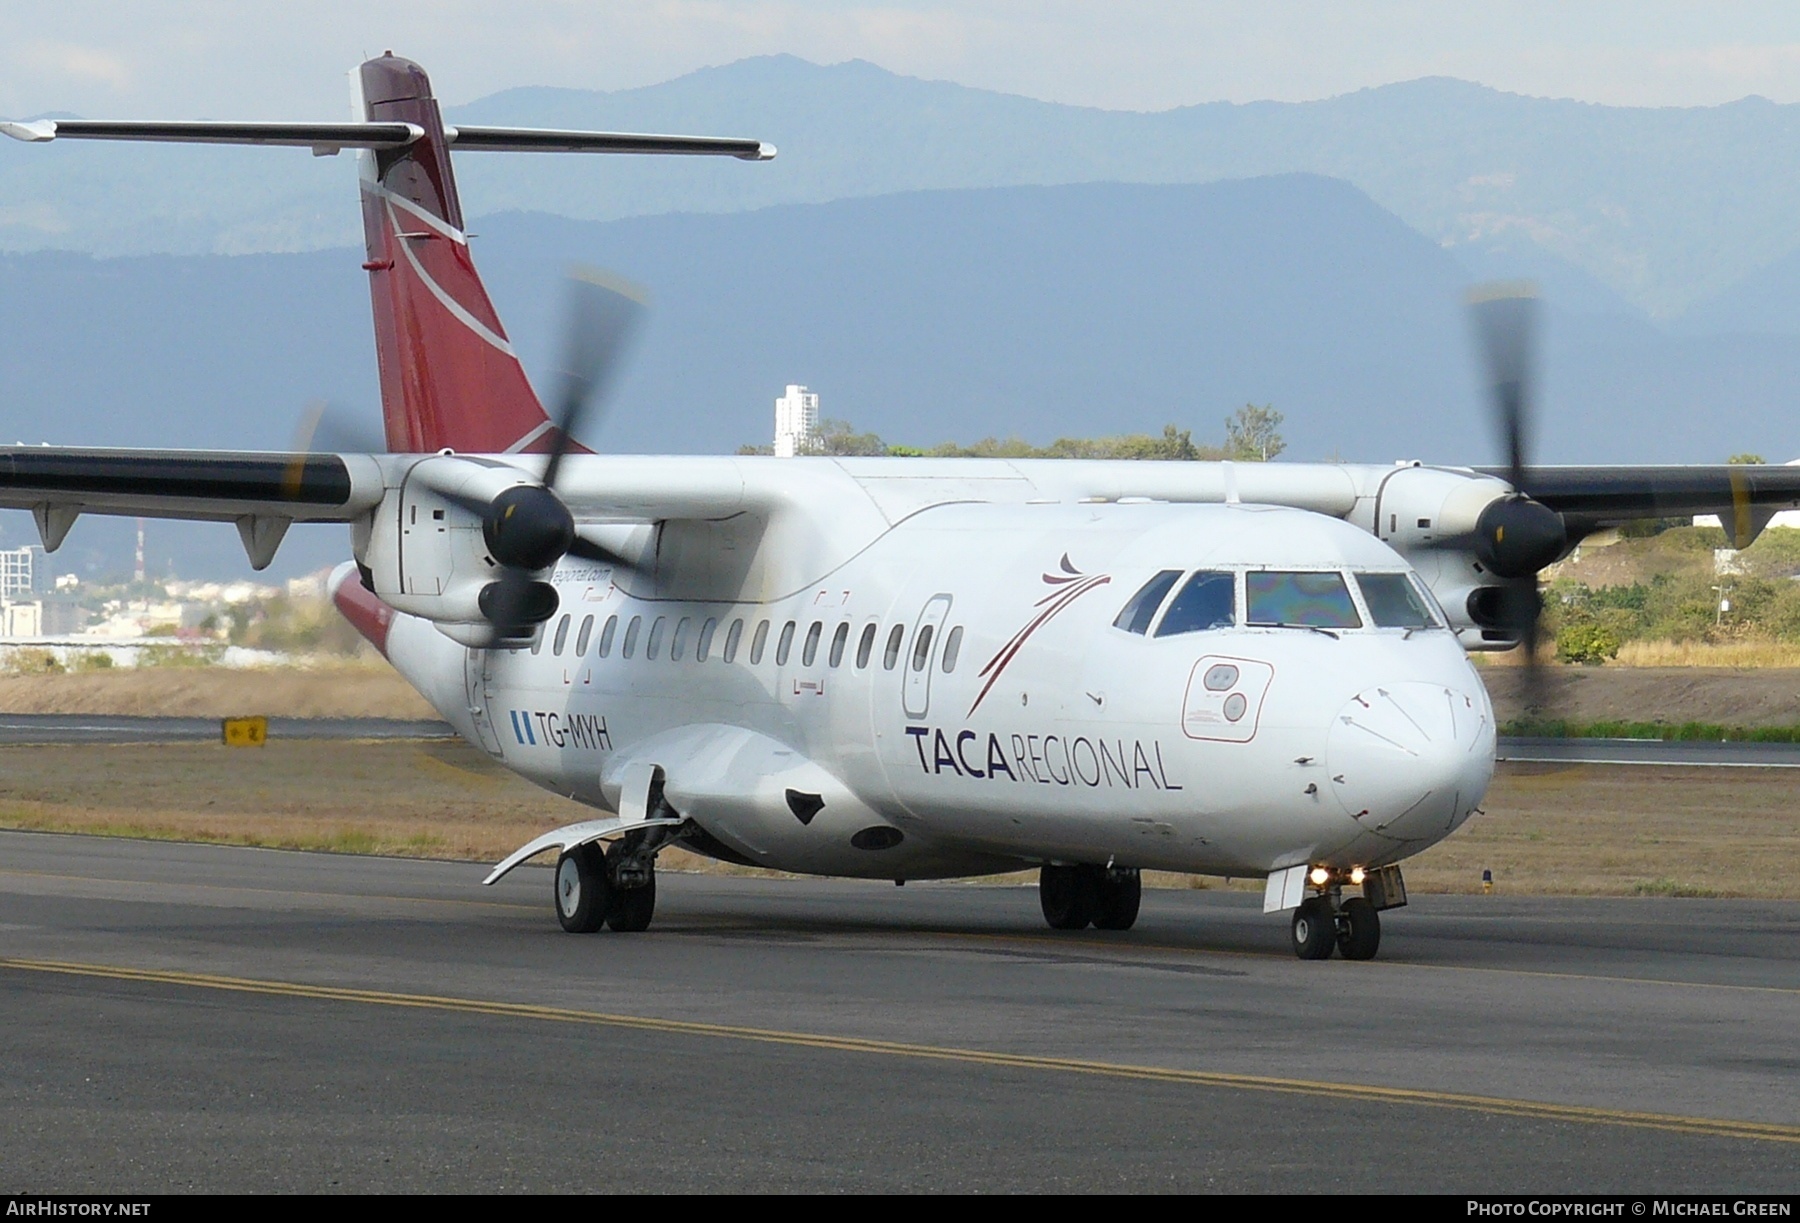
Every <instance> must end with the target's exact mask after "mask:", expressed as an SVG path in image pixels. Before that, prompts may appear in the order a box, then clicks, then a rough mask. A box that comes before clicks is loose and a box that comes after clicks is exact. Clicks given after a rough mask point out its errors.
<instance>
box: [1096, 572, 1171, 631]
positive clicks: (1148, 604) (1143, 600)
mask: <svg viewBox="0 0 1800 1223" xmlns="http://www.w3.org/2000/svg"><path fill="white" fill-rule="evenodd" d="M1180 576H1181V570H1179V569H1164V570H1163V571H1162V572H1161V573H1159V574H1157V575H1156V576H1155V577H1153V578H1151V579H1150V580H1149V581H1148V582H1145V583H1144V584H1143V585H1142V586H1141V587H1139V588H1138V592H1137V593H1136V594H1134V595H1132V596H1131V601H1130V602H1129V603H1127V604H1125V606H1124V607H1123V608H1122V609H1121V610H1120V611H1119V614H1118V616H1117V617H1116V618H1115V619H1114V620H1113V627H1114V628H1122V629H1124V630H1125V631H1126V632H1128V633H1138V634H1140V635H1141V634H1142V633H1143V632H1144V631H1145V630H1146V629H1148V628H1149V627H1150V621H1152V620H1154V619H1155V618H1156V609H1157V608H1159V607H1161V606H1162V601H1163V597H1164V596H1165V595H1167V594H1168V593H1169V588H1170V587H1172V586H1174V585H1175V579H1176V578H1178V577H1180Z"/></svg>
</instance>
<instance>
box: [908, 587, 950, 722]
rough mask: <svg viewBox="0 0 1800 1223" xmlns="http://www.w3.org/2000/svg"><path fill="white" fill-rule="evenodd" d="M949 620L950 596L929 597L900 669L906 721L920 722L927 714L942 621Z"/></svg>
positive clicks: (942, 631)
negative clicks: (903, 669)
mask: <svg viewBox="0 0 1800 1223" xmlns="http://www.w3.org/2000/svg"><path fill="white" fill-rule="evenodd" d="M949 616H950V596H949V595H946V594H939V595H932V596H931V598H930V599H929V600H927V601H926V604H925V609H924V610H923V611H921V612H920V613H919V620H918V623H916V624H914V625H913V631H912V636H911V637H910V638H909V639H908V641H907V649H906V654H905V656H904V657H903V658H902V659H901V665H902V666H904V667H905V668H906V679H905V681H904V682H903V683H902V684H901V694H902V704H903V705H904V706H905V709H906V716H907V717H909V718H922V717H924V716H925V715H926V714H927V713H928V712H930V709H931V670H932V664H933V663H934V662H936V661H937V655H938V648H939V646H940V644H941V641H940V639H941V638H942V637H943V635H944V621H945V620H947V619H948V618H949Z"/></svg>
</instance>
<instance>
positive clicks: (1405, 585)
mask: <svg viewBox="0 0 1800 1223" xmlns="http://www.w3.org/2000/svg"><path fill="white" fill-rule="evenodd" d="M1356 584H1357V586H1359V587H1361V589H1362V596H1363V602H1364V603H1367V604H1368V605H1369V617H1370V619H1372V620H1374V621H1375V627H1376V628H1434V627H1436V625H1437V618H1436V617H1435V616H1433V615H1432V614H1431V609H1430V608H1429V607H1427V606H1426V605H1425V600H1424V599H1422V598H1420V597H1419V592H1418V591H1417V590H1416V589H1415V588H1414V587H1413V584H1412V583H1411V582H1409V581H1408V580H1407V576H1406V574H1404V573H1359V574H1357V575H1356Z"/></svg>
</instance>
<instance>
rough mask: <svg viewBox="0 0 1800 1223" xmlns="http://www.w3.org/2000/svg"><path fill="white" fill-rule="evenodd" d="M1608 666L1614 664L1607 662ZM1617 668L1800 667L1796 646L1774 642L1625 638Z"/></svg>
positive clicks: (1799, 646)
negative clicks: (1626, 640)
mask: <svg viewBox="0 0 1800 1223" xmlns="http://www.w3.org/2000/svg"><path fill="white" fill-rule="evenodd" d="M1607 665H1608V666H1612V665H1615V664H1613V663H1608V664H1607ZM1616 665H1618V666H1621V667H1756V668H1763V667H1800V645H1786V644H1783V643H1781V642H1775V641H1722V642H1718V643H1717V644H1712V643H1708V642H1704V641H1628V642H1626V643H1625V644H1624V645H1622V646H1620V647H1619V657H1618V659H1617V660H1616Z"/></svg>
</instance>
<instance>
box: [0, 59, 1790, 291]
mask: <svg viewBox="0 0 1800 1223" xmlns="http://www.w3.org/2000/svg"><path fill="white" fill-rule="evenodd" d="M438 84H439V85H440V86H441V87H443V88H446V89H448V90H450V91H451V92H452V93H453V92H454V90H455V82H454V81H440V82H438ZM449 113H450V118H451V120H452V121H458V120H460V121H462V122H469V123H475V122H485V123H506V124H520V125H529V126H573V127H599V128H614V129H638V130H653V131H671V130H674V131H697V132H720V133H729V134H743V135H751V136H756V137H759V138H762V139H766V140H769V141H772V142H774V143H775V144H777V145H779V146H780V147H781V150H782V155H781V157H780V158H779V159H778V160H777V161H775V162H773V163H770V164H768V165H743V164H740V163H736V162H726V163H723V164H714V163H707V164H701V163H697V162H695V161H691V160H686V159H668V160H657V159H630V158H576V157H557V158H548V157H528V156H507V157H496V156H486V155H481V154H471V155H466V156H464V157H463V158H462V159H461V160H460V166H461V170H460V173H461V175H462V179H463V183H464V186H465V192H464V194H465V200H466V203H467V205H468V207H469V212H470V214H471V215H472V216H475V217H479V218H486V217H488V216H491V215H493V214H496V213H501V212H506V211H514V210H526V211H538V212H548V213H555V214H558V215H562V216H567V217H571V218H576V219H590V220H606V219H613V218H620V217H627V216H635V215H652V214H661V213H671V212H737V211H744V210H748V209H753V208H762V207H767V206H770V205H777V204H788V203H823V202H828V201H832V200H838V199H847V198H852V197H866V196H879V195H887V194H892V193H896V192H905V191H916V190H927V189H958V188H969V187H1003V186H1012V185H1024V184H1061V183H1081V182H1137V183H1199V182H1211V181H1218V180H1224V179H1234V178H1243V177H1251V176H1259V175H1268V174H1280V173H1292V172H1307V173H1316V174H1324V175H1328V176H1332V177H1337V178H1342V179H1344V180H1345V181H1347V182H1349V183H1352V184H1354V185H1355V186H1357V187H1359V188H1360V189H1361V190H1362V191H1363V192H1365V193H1366V194H1367V195H1368V196H1369V197H1370V198H1372V199H1373V200H1375V201H1376V202H1377V203H1379V204H1380V205H1381V206H1382V207H1384V208H1386V209H1388V210H1389V211H1391V212H1392V213H1394V214H1395V215H1396V216H1398V217H1399V218H1400V219H1401V220H1403V221H1404V222H1405V223H1406V224H1407V225H1409V226H1411V227H1412V228H1413V229H1415V230H1416V231H1418V233H1420V234H1421V235H1423V236H1424V237H1425V238H1426V239H1427V240H1429V241H1430V242H1431V243H1433V244H1435V245H1439V246H1443V247H1445V248H1447V249H1450V250H1453V251H1456V252H1457V253H1459V254H1466V255H1467V256H1468V257H1469V259H1470V260H1471V261H1473V262H1482V261H1486V262H1487V263H1490V264H1493V265H1495V266H1498V267H1501V268H1514V267H1520V266H1528V265H1530V264H1532V263H1533V262H1535V261H1537V260H1538V259H1539V257H1540V254H1548V255H1550V256H1554V257H1555V258H1556V259H1557V260H1559V261H1561V262H1562V263H1563V264H1566V265H1569V266H1573V267H1576V268H1579V269H1582V270H1583V271H1585V272H1586V273H1587V274H1588V276H1589V277H1590V278H1591V279H1592V281H1594V282H1597V283H1598V284H1601V285H1604V286H1606V287H1607V289H1609V290H1610V292H1611V294H1613V295H1616V296H1617V297H1619V298H1621V299H1623V300H1624V301H1626V302H1629V303H1630V304H1631V306H1632V307H1634V308H1636V309H1637V310H1640V311H1643V312H1646V313H1647V314H1649V315H1650V316H1651V317H1654V318H1657V319H1670V318H1673V317H1675V316H1677V315H1679V314H1680V313H1682V312H1683V311H1684V310H1685V309H1687V308H1688V307H1690V306H1691V305H1693V304H1694V303H1697V302H1700V301H1702V300H1704V299H1707V298H1709V297H1711V296H1713V295H1716V294H1718V293H1720V292H1723V291H1725V290H1726V289H1727V288H1728V287H1729V286H1731V285H1732V284H1734V283H1735V282H1737V281H1739V280H1740V279H1742V278H1743V277H1745V276H1747V275H1750V274H1751V273H1753V272H1755V271H1756V270H1757V269H1759V268H1762V267H1765V266H1766V265H1768V264H1770V263H1772V262H1773V261H1775V260H1777V259H1779V258H1781V257H1782V256H1785V255H1787V254H1788V253H1790V252H1791V251H1793V250H1794V249H1795V247H1796V246H1797V245H1800V239H1797V237H1796V233H1795V225H1794V220H1793V219H1794V218H1795V217H1796V216H1797V215H1800V159H1796V158H1794V157H1792V156H1791V155H1790V151H1791V150H1792V149H1793V148H1795V147H1796V143H1797V142H1796V137H1800V106H1796V105H1776V104H1774V103H1771V102H1768V101H1765V100H1762V99H1758V98H1750V99H1745V100H1743V101H1741V102H1736V103H1732V104H1730V105H1725V106H1715V107H1699V108H1674V107H1671V108H1657V109H1644V108H1621V107H1606V106H1597V105H1591V104H1586V103H1577V102H1570V101H1555V100H1547V99H1540V98H1526V97H1520V96H1517V95H1512V94H1505V93H1500V92H1498V91H1495V90H1492V89H1487V88H1484V87H1481V86H1477V85H1471V84H1467V83H1464V82H1459V81H1454V80H1447V79H1427V80H1420V81H1413V82H1409V83H1406V84H1399V85H1390V86H1385V87H1383V88H1379V89H1369V90H1364V91H1361V92H1358V93H1354V94H1349V95H1345V96H1343V97H1337V98H1331V99H1328V100H1325V101H1319V102H1307V103H1298V104H1289V103H1275V102H1261V103H1253V104H1249V105H1232V104H1227V103H1215V104H1207V105H1201V106H1190V107H1183V108H1180V109H1177V110H1171V111H1165V112H1161V113H1155V114H1142V113H1135V112H1119V111H1102V110H1096V109H1091V108H1084V107H1075V106H1063V105H1056V104H1052V103H1046V102H1038V101H1033V100H1031V99H1028V98H1021V97H1015V96H1011V95H1005V94H999V93H993V92H989V91H985V90H979V89H970V88H966V87H963V86H959V85H952V84H947V83H943V82H934V81H923V80H918V79H914V78H910V77H903V76H897V75H895V74H893V73H890V72H887V71H884V70H883V69H881V68H878V67H875V66H874V65H871V64H867V63H862V62H851V63H844V64H837V65H833V66H829V67H821V66H819V65H815V64H810V63H807V62H805V61H803V60H799V59H795V58H793V57H789V56H772V57H764V58H758V59H748V60H743V61H740V62H738V63H734V64H730V65H727V66H724V67H720V68H711V69H707V70H704V71H701V72H696V73H692V74H690V75H687V76H684V77H681V78H679V79H677V80H673V81H669V82H666V83H663V84H660V85H654V86H650V87H646V88H641V89H631V90H623V91H618V92H612V93H601V92H589V91H581V90H565V89H515V90H508V91H506V92H504V93H500V94H496V95H493V96H491V97H488V98H484V99H482V100H480V101H477V102H474V103H471V104H469V105H466V106H460V107H452V108H450V112H449ZM120 117H123V116H120ZM172 117H173V116H172ZM181 117H185V116H181ZM221 117H223V116H221ZM0 143H5V142H0ZM353 191H354V188H353V183H352V174H351V168H350V166H349V164H348V159H347V158H337V159H323V160H315V159H313V158H310V157H307V156H306V155H305V154H304V153H303V152H297V151H292V150H288V151H272V150H245V149H191V148H179V147H172V146H151V147H141V146H140V147H132V146H117V145H115V146H106V147H97V146H93V145H88V146H85V147H81V146H76V145H73V144H71V145H66V146H65V145H51V146H47V147H42V148H25V147H22V146H12V145H10V144H6V147H0V249H8V250H30V249H52V248H54V249H69V250H81V251H88V252H93V253H106V254H122V253H144V252H152V251H155V252H178V253H197V252H219V253H242V252H263V251H293V250H308V249H317V248H322V247H330V246H336V245H343V244H348V243H350V242H352V241H354V239H355V225H356V211H355V207H354V198H353Z"/></svg>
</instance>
